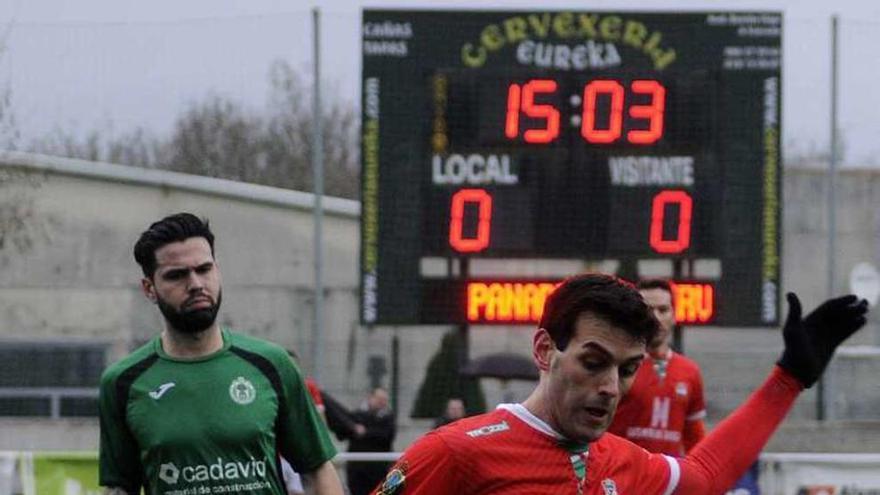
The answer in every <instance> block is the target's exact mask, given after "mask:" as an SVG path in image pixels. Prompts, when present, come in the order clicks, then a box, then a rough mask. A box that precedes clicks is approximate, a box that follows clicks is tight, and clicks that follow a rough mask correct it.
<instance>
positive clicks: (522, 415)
mask: <svg viewBox="0 0 880 495" xmlns="http://www.w3.org/2000/svg"><path fill="white" fill-rule="evenodd" d="M497 409H504V410H505V411H508V412H509V413H511V414H513V415H514V416H516V417H517V418H519V419H520V420H521V421H522V422H523V423H525V424H527V425H529V426H531V427H532V428H534V429H535V430H538V431H540V432H541V433H543V434H545V435H547V436H550V437H553V438H555V439H556V440H563V439H564V437H563V436H562V435H560V434H559V433H557V432H556V430H554V429H553V428H551V427H550V425H548V424H547V423H545V422H544V420H542V419H541V418H539V417H537V416H535V415H534V414H532V412H531V411H529V410H528V409H526V407H525V406H524V405H522V404H499V405H498V407H497Z"/></svg>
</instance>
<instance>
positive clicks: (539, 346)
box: [532, 328, 556, 371]
mask: <svg viewBox="0 0 880 495" xmlns="http://www.w3.org/2000/svg"><path fill="white" fill-rule="evenodd" d="M555 350H556V344H554V343H553V339H552V338H551V337H550V334H549V333H548V332H547V330H545V329H543V328H539V329H538V330H537V331H536V332H535V335H534V337H532V359H534V360H535V365H536V366H537V367H538V370H540V371H550V360H551V358H552V357H553V352H554V351H555Z"/></svg>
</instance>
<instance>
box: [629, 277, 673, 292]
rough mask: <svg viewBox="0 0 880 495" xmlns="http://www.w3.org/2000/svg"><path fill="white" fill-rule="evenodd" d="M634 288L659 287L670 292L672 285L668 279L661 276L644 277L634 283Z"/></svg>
mask: <svg viewBox="0 0 880 495" xmlns="http://www.w3.org/2000/svg"><path fill="white" fill-rule="evenodd" d="M636 289H639V290H650V289H661V290H665V291H666V292H668V293H670V294H672V286H671V285H670V284H669V281H668V280H665V279H662V278H646V279H644V280H639V282H638V283H637V284H636Z"/></svg>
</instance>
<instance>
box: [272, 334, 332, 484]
mask: <svg viewBox="0 0 880 495" xmlns="http://www.w3.org/2000/svg"><path fill="white" fill-rule="evenodd" d="M287 354H289V355H290V358H291V359H292V360H293V362H294V364H296V365H297V367H299V368H301V365H300V362H299V356H298V355H297V354H296V351H294V350H293V349H288V350H287ZM302 374H303V376H304V377H305V378H304V380H303V381H304V382H305V384H306V388H307V389H308V391H309V397H311V398H312V403H314V405H315V409H317V411H318V414H319V415H320V416H321V420H323V421H324V423H325V424H326V423H327V416H326V414H325V412H324V409H325V408H324V399H323V398H322V397H321V389H320V388H318V383H317V382H316V381H315V379H314V378H312V377H311V376H309V375H306V374H305V372H302ZM281 474H282V475H283V477H284V488H285V489H286V490H287V495H305V493H306V490H305V488H304V487H303V484H302V478H301V477H300V475H299V473H297V472H296V471H295V470H294V469H293V466H291V465H290V463H289V462H287V459H285V458H283V457H282V458H281Z"/></svg>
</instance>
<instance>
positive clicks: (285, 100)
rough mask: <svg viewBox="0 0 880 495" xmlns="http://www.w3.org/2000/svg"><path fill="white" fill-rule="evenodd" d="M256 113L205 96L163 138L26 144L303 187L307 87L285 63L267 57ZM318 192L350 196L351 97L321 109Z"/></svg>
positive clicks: (307, 159) (92, 137)
mask: <svg viewBox="0 0 880 495" xmlns="http://www.w3.org/2000/svg"><path fill="white" fill-rule="evenodd" d="M269 80H270V92H269V95H268V96H269V98H268V102H267V108H266V110H265V111H263V112H258V111H254V110H251V109H247V108H245V107H244V106H242V105H240V104H238V103H236V102H235V101H233V100H230V99H229V98H226V97H223V96H220V95H209V96H207V97H206V98H205V99H203V100H201V101H197V102H194V103H193V104H191V105H190V106H189V108H187V109H186V110H185V111H184V112H183V114H182V115H180V116H179V117H178V118H177V121H176V123H175V125H174V129H173V131H172V133H171V135H170V136H169V137H168V138H166V139H157V138H154V137H152V136H151V135H150V134H149V133H148V132H147V131H145V130H144V129H136V130H135V131H133V132H130V133H128V134H124V135H122V136H120V137H117V138H110V139H105V138H103V137H102V136H104V135H106V133H101V132H97V131H92V132H91V133H89V134H87V135H86V136H85V137H83V138H77V137H74V136H73V135H72V134H70V133H67V132H64V131H61V130H56V131H55V132H53V133H52V134H49V135H47V136H44V137H43V138H41V139H38V140H34V141H33V142H32V143H31V146H30V149H31V150H33V151H38V152H42V153H49V154H59V155H63V156H68V157H74V158H82V159H86V160H98V161H110V162H115V163H122V164H126V165H135V166H140V167H148V168H161V169H166V170H175V171H179V172H185V173H190V174H197V175H206V176H210V177H219V178H224V179H231V180H237V181H244V182H252V183H258V184H266V185H270V186H275V187H283V188H287V189H297V190H303V191H311V190H312V189H313V184H314V177H313V172H312V162H311V156H312V136H313V132H314V127H313V122H314V118H313V115H312V110H311V98H310V93H309V88H308V87H306V86H305V85H304V84H303V82H302V79H301V78H300V77H299V75H298V74H297V73H296V72H295V71H294V70H293V69H292V68H291V67H290V66H289V65H288V64H287V63H285V62H282V61H278V62H275V63H273V64H272V66H271V68H270V72H269ZM320 121H321V125H322V132H323V146H324V175H325V177H324V185H325V187H324V192H325V193H326V194H329V195H332V196H340V197H346V198H357V197H358V192H359V186H358V136H357V131H358V119H357V113H356V111H355V109H354V107H353V105H352V104H350V103H347V102H342V101H333V102H331V103H330V105H329V106H328V107H327V108H325V109H324V111H323V115H321V119H320Z"/></svg>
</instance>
